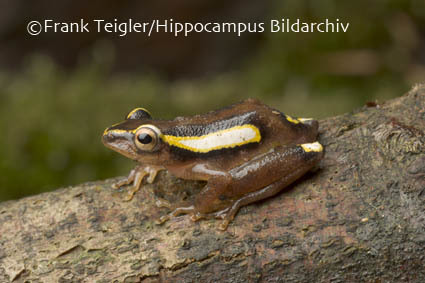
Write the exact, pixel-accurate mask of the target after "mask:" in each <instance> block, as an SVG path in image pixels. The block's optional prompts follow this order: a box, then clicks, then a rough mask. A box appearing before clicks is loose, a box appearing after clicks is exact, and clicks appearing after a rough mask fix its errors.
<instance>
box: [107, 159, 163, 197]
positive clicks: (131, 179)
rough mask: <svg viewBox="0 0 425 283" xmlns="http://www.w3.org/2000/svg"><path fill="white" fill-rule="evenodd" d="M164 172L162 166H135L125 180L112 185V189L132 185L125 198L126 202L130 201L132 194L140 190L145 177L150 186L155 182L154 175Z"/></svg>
mask: <svg viewBox="0 0 425 283" xmlns="http://www.w3.org/2000/svg"><path fill="white" fill-rule="evenodd" d="M161 170H165V168H164V167H163V166H155V165H143V164H140V165H137V166H136V167H135V168H134V169H133V170H131V171H130V174H129V175H128V177H127V178H125V179H123V180H120V181H118V182H116V183H114V184H113V185H112V187H113V188H115V189H119V188H120V187H122V186H124V185H129V184H131V183H133V186H132V187H131V189H130V190H129V194H128V196H127V197H126V199H125V200H126V201H130V200H131V199H133V196H134V194H135V193H136V192H137V191H138V190H140V188H141V186H142V181H143V178H144V177H145V176H148V178H147V179H146V181H147V182H148V183H149V184H152V182H153V181H154V180H155V177H156V175H157V174H158V172H159V171H161Z"/></svg>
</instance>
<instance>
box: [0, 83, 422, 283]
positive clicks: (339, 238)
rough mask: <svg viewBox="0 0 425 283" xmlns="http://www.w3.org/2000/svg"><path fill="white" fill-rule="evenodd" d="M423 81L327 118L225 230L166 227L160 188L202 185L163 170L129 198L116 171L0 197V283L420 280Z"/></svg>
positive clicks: (182, 220) (184, 220)
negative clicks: (275, 189)
mask: <svg viewBox="0 0 425 283" xmlns="http://www.w3.org/2000/svg"><path fill="white" fill-rule="evenodd" d="M424 132H425V86H424V85H422V86H416V87H414V88H413V89H412V90H411V91H410V92H409V93H408V94H406V95H404V96H402V97H400V98H397V99H395V100H392V101H388V102H387V103H385V104H382V105H377V106H374V107H366V106H365V107H363V108H361V109H359V110H357V111H354V112H352V113H347V114H344V115H341V116H338V117H333V118H328V119H325V120H323V121H321V122H320V137H319V140H320V142H321V143H322V144H323V145H324V146H325V150H326V154H325V158H324V159H323V160H322V162H321V163H320V165H319V166H318V168H317V170H315V171H314V172H312V173H309V174H307V176H305V177H304V178H302V180H300V181H298V182H297V183H296V184H294V185H293V186H291V187H290V188H288V189H286V190H284V192H282V193H280V194H279V195H277V196H275V197H272V198H270V199H268V200H266V201H263V202H260V203H257V204H253V205H249V206H247V207H244V208H242V209H241V211H240V212H239V213H238V215H237V216H236V218H235V220H234V221H233V222H232V223H231V224H230V226H229V228H228V230H227V231H226V232H221V231H219V230H217V227H218V224H219V221H217V220H203V221H200V222H196V223H193V222H191V221H190V220H189V217H188V216H182V217H178V218H175V219H173V220H171V221H168V222H167V223H165V224H163V225H157V224H155V219H158V218H159V216H160V215H163V214H164V213H165V210H161V209H158V208H156V207H155V204H154V202H155V195H160V196H161V197H164V198H168V199H169V200H170V201H175V200H176V199H178V198H183V197H191V196H192V195H193V194H195V193H196V192H197V191H199V189H200V188H201V187H202V185H203V184H202V183H198V182H190V181H182V180H179V179H176V178H174V177H172V176H171V175H169V174H168V173H167V172H163V173H162V174H160V176H159V178H158V179H157V181H156V182H155V183H154V184H152V185H146V186H145V187H144V188H145V189H144V190H143V191H141V192H138V193H137V194H136V195H135V197H134V199H133V200H132V201H130V202H125V201H123V199H124V198H125V196H126V191H125V190H121V191H115V190H113V189H112V188H111V187H110V185H111V183H112V180H106V181H100V182H94V183H87V184H82V185H79V186H75V187H68V188H63V189H59V190H57V191H54V192H50V193H44V194H40V195H36V196H31V197H27V198H24V199H21V200H17V201H8V202H4V203H1V204H0V282H115V281H116V282H140V281H143V282H157V281H164V282H170V281H171V282H246V281H248V282H256V281H258V282H354V281H355V282H361V281H366V282H381V281H382V282H389V281H390V282H395V281H397V282H401V281H409V282H425V270H424V268H423V267H424V266H425V211H424V208H425V138H424Z"/></svg>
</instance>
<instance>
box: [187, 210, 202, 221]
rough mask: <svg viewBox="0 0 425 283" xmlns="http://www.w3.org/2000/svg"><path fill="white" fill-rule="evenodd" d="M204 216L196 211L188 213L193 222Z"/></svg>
mask: <svg viewBox="0 0 425 283" xmlns="http://www.w3.org/2000/svg"><path fill="white" fill-rule="evenodd" d="M202 218H205V215H203V214H201V213H199V212H196V213H193V214H191V215H190V220H192V221H193V222H195V221H198V220H199V219H202Z"/></svg>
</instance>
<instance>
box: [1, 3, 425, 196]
mask: <svg viewBox="0 0 425 283" xmlns="http://www.w3.org/2000/svg"><path fill="white" fill-rule="evenodd" d="M115 18H116V19H118V20H119V21H126V20H128V19H130V18H131V19H133V20H134V21H140V22H144V21H150V20H152V19H158V20H161V19H170V18H172V19H174V21H179V22H193V23H195V22H209V21H213V22H266V23H267V24H268V23H269V22H270V20H271V19H277V20H280V19H282V18H289V19H291V20H296V19H297V18H299V19H300V20H301V21H303V22H319V21H320V22H321V21H324V20H325V19H326V18H328V19H329V20H330V21H332V22H335V20H336V19H339V20H340V21H341V22H344V23H345V22H349V23H350V26H349V30H348V32H347V33H318V32H315V33H269V32H264V33H251V34H249V33H244V34H243V35H242V36H241V37H238V36H237V35H235V34H233V33H215V34H214V33H192V34H190V35H189V36H188V37H184V36H180V37H174V36H173V35H172V34H166V33H159V34H154V35H153V36H152V37H149V38H148V37H147V36H146V35H144V34H138V33H133V34H128V35H127V36H125V37H119V36H118V35H117V34H108V33H96V32H95V31H91V32H90V33H68V34H65V33H53V32H48V33H44V34H40V35H38V36H30V35H29V34H28V33H27V32H26V25H27V24H28V22H30V21H32V20H40V21H42V20H45V19H52V20H54V21H56V22H73V21H79V20H80V19H85V20H86V21H91V20H93V19H104V20H113V19H115ZM267 26H268V25H267ZM424 81H425V1H423V0H393V1H366V0H364V1H337V0H324V1H316V0H310V1H307V0H289V1H282V0H281V1H253V0H246V1H242V0H237V1H232V2H231V3H229V1H199V0H198V1H196V0H190V1H188V0H186V1H171V0H159V1H151V2H147V1H112V0H103V1H81V0H77V1H70V0H68V1H65V0H62V1H47V0H39V1H24V0H14V1H2V0H0V116H1V119H0V127H1V137H2V138H1V139H0V201H1V200H7V199H13V198H19V197H22V196H25V195H28V194H34V193H39V192H42V191H46V190H51V189H55V188H57V187H59V186H67V185H73V184H78V183H80V182H84V181H91V180H97V179H103V178H108V177H114V176H117V175H126V174H127V173H128V171H129V170H130V168H131V167H132V166H134V164H133V163H132V162H131V161H129V160H127V159H125V158H124V157H121V156H120V155H119V154H117V153H113V152H112V151H110V150H108V149H106V148H104V147H103V145H102V144H101V142H100V136H101V134H102V132H103V130H104V128H105V127H107V126H110V125H111V124H113V123H116V122H119V121H121V120H122V119H123V118H124V117H125V115H126V114H127V113H128V112H129V111H130V110H131V109H133V108H135V107H139V106H141V107H145V108H147V109H149V110H150V112H152V113H153V115H154V116H155V117H161V118H167V119H169V118H173V117H175V116H176V115H191V114H197V113H202V112H204V111H207V110H212V109H215V108H218V107H222V106H224V105H228V104H230V103H233V102H236V101H238V100H241V99H244V98H247V97H257V98H260V99H261V100H263V101H264V102H265V103H267V104H269V105H272V106H274V107H276V108H279V109H280V110H282V111H284V112H285V113H288V114H290V115H292V116H304V117H306V116H308V117H315V118H324V117H328V116H332V115H337V114H342V113H345V112H347V111H351V110H353V109H355V108H357V107H360V106H362V105H364V104H365V103H367V102H369V101H377V102H378V103H380V102H383V101H385V100H387V99H389V98H391V97H395V96H397V95H400V94H401V93H404V92H406V91H408V90H409V88H410V87H411V86H412V85H413V84H415V83H420V82H424Z"/></svg>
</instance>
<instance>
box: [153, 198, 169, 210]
mask: <svg viewBox="0 0 425 283" xmlns="http://www.w3.org/2000/svg"><path fill="white" fill-rule="evenodd" d="M155 205H156V207H158V208H171V207H172V206H171V204H170V202H169V201H168V200H165V199H162V198H161V199H160V198H158V199H157V200H156V201H155Z"/></svg>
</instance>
